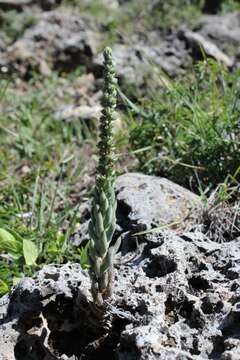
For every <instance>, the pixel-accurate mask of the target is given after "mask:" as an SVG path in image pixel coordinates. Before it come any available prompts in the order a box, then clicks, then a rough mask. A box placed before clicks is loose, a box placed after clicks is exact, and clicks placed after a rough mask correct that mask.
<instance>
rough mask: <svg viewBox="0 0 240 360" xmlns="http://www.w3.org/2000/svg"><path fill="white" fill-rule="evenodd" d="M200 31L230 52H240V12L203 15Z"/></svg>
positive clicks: (234, 53) (222, 48)
mask: <svg viewBox="0 0 240 360" xmlns="http://www.w3.org/2000/svg"><path fill="white" fill-rule="evenodd" d="M199 33H200V34H202V35H203V36H204V37H206V38H208V39H209V40H211V41H213V42H214V43H216V44H217V46H219V48H220V49H221V50H223V51H227V52H228V54H230V53H232V54H233V55H236V54H239V52H240V12H235V13H230V14H225V15H209V16H205V17H203V19H202V21H201V24H200V26H199Z"/></svg>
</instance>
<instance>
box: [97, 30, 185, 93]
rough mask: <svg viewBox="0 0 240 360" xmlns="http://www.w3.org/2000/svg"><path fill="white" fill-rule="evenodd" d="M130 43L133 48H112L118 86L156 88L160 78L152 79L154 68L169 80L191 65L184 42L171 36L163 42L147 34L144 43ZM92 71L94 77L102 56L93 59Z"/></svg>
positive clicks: (100, 67) (99, 66)
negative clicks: (166, 75) (158, 69)
mask: <svg viewBox="0 0 240 360" xmlns="http://www.w3.org/2000/svg"><path fill="white" fill-rule="evenodd" d="M131 42H132V43H133V44H134V45H131V46H129V45H125V44H115V45H113V47H112V50H113V57H114V60H115V63H116V73H117V75H118V77H119V79H120V82H121V83H122V84H128V85H129V84H130V85H137V86H138V87H144V86H146V84H147V85H148V86H149V87H150V88H151V87H152V88H153V87H157V86H160V85H161V80H160V78H161V77H160V76H158V77H156V74H155V72H154V71H153V68H154V66H156V65H157V66H158V67H159V68H160V69H161V70H162V71H164V72H166V73H167V74H168V75H169V76H176V75H178V74H181V73H183V72H184V69H186V68H187V67H188V66H189V64H190V63H191V58H190V56H189V54H188V51H187V50H186V48H185V44H184V42H183V41H180V40H179V39H178V38H177V36H175V35H174V36H170V37H168V38H166V39H163V38H162V37H161V35H160V34H158V33H150V34H148V37H147V38H146V39H142V40H141V39H139V38H138V37H136V39H135V38H134V39H132V41H131ZM135 44H137V45H135ZM93 71H94V73H95V74H97V75H99V73H100V72H101V71H102V55H99V56H97V57H96V58H95V59H94V62H93ZM156 78H158V81H157V80H156ZM144 91H146V88H145V87H144Z"/></svg>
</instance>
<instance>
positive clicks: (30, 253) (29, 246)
mask: <svg viewBox="0 0 240 360" xmlns="http://www.w3.org/2000/svg"><path fill="white" fill-rule="evenodd" d="M23 256H24V259H25V263H26V265H34V264H36V260H37V257H38V249H37V246H36V245H35V244H34V242H32V241H31V240H27V239H23Z"/></svg>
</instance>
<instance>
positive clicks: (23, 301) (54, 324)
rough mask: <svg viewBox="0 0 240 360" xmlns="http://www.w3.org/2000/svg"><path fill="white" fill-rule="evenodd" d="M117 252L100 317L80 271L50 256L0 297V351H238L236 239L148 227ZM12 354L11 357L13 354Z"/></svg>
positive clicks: (150, 357)
mask: <svg viewBox="0 0 240 360" xmlns="http://www.w3.org/2000/svg"><path fill="white" fill-rule="evenodd" d="M139 240H140V241H139V242H138V245H136V246H137V247H136V248H135V249H132V250H131V251H130V252H128V253H127V254H125V255H123V254H122V256H120V254H119V256H118V258H117V262H116V266H115V280H114V281H115V282H114V284H115V285H114V296H113V297H112V298H111V299H109V301H108V302H107V303H106V304H105V308H104V309H105V310H104V314H105V315H104V316H102V317H101V319H102V320H101V321H100V320H99V322H94V326H91V322H92V321H93V320H95V321H96V318H94V316H95V313H94V311H93V307H92V303H91V295H90V293H89V288H90V283H89V279H88V275H87V273H86V272H84V271H83V270H81V268H80V266H79V265H77V264H72V265H71V264H66V265H63V266H55V265H49V266H46V267H44V268H43V270H41V271H40V272H39V273H38V274H36V276H35V277H34V278H32V279H31V278H25V279H24V280H23V281H21V282H20V283H19V284H18V285H17V286H16V287H15V288H13V290H12V291H11V292H10V294H8V295H6V296H4V297H3V298H2V299H1V303H0V313H1V314H2V320H1V323H0V349H1V350H0V353H1V355H0V359H1V360H3V359H4V360H5V359H7V360H12V359H16V360H30V359H36V360H54V359H61V360H63V359H65V360H67V359H68V360H70V359H71V360H73V359H74V360H75V359H86V360H96V359H99V358H101V357H102V358H104V359H106V360H110V359H111V360H112V359H118V360H123V359H124V360H133V359H134V360H170V359H174V360H175V359H179V360H180V359H181V360H183V359H184V360H205V359H216V360H217V359H218V360H227V359H228V360H237V359H239V354H240V339H239V321H240V300H239V299H240V281H239V262H240V258H239V254H240V242H239V240H234V241H232V242H230V243H222V244H219V243H216V242H212V241H210V240H209V239H208V238H207V237H205V236H204V235H202V234H201V233H200V232H197V231H196V232H188V233H184V234H182V235H181V236H177V235H176V234H174V233H173V232H172V231H171V232H170V231H168V232H162V233H159V234H157V235H156V234H155V235H147V236H144V237H141V239H139ZM14 356H15V357H14Z"/></svg>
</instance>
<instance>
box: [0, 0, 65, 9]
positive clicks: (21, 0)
mask: <svg viewBox="0 0 240 360" xmlns="http://www.w3.org/2000/svg"><path fill="white" fill-rule="evenodd" d="M61 2H62V0H0V9H2V10H5V11H9V10H18V11H23V10H24V9H25V7H27V6H32V5H38V6H40V7H41V8H42V9H44V10H51V9H53V8H54V7H55V6H57V5H60V3H61Z"/></svg>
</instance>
